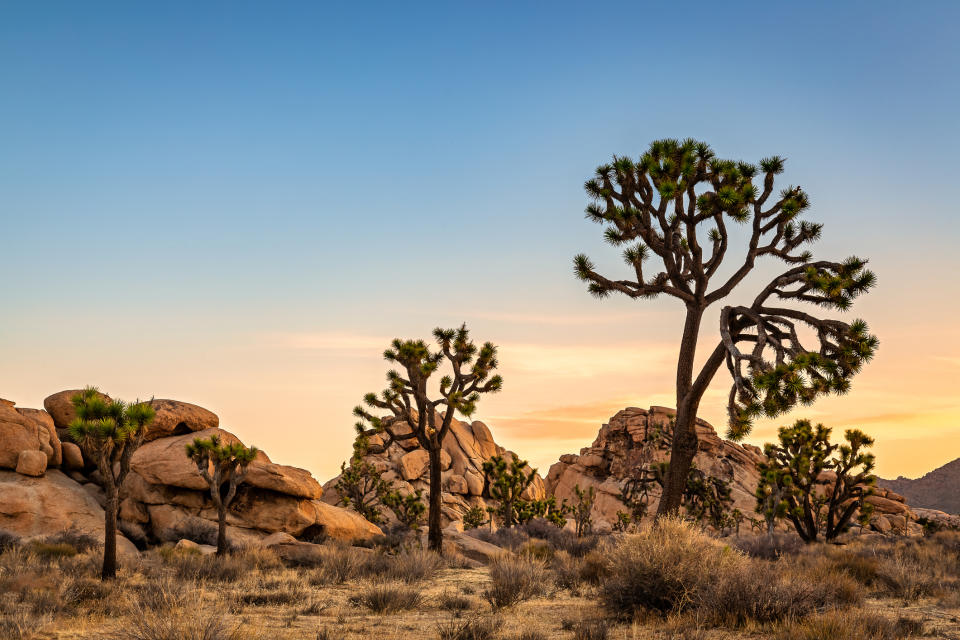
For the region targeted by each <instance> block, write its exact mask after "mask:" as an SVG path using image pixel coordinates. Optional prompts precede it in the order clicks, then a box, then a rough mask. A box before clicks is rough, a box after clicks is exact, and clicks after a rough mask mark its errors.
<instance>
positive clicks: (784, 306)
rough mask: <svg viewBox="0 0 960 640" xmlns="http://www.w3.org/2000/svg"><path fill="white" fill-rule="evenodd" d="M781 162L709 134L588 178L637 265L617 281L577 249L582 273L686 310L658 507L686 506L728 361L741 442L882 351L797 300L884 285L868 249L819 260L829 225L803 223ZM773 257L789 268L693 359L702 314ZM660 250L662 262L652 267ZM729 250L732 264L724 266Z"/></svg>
mask: <svg viewBox="0 0 960 640" xmlns="http://www.w3.org/2000/svg"><path fill="white" fill-rule="evenodd" d="M783 166H784V160H783V158H780V157H778V156H773V157H770V158H765V159H763V160H761V161H760V164H759V166H755V165H752V164H748V163H745V162H733V161H730V160H721V159H719V158H716V157H715V156H714V153H713V151H712V150H711V149H710V147H709V146H708V145H706V144H705V143H703V142H698V141H696V140H692V139H688V140H684V141H682V142H680V141H677V140H658V141H656V142H653V143H652V144H651V145H650V148H649V150H647V151H646V152H645V153H644V154H643V155H642V156H641V157H640V158H639V159H638V160H636V161H634V160H631V159H630V158H626V157H616V156H615V157H614V158H613V162H611V163H609V164H604V165H601V166H600V167H598V168H597V171H596V175H595V177H593V178H592V179H590V180H588V181H587V182H586V184H585V188H586V191H587V194H588V195H589V196H590V197H591V198H592V199H593V202H592V203H591V204H589V205H588V206H587V209H586V213H587V218H588V219H590V220H592V221H594V222H597V223H600V224H603V225H606V227H607V228H606V230H605V234H604V235H605V238H606V240H607V241H608V242H610V243H611V244H613V245H615V246H625V247H626V248H625V250H624V252H623V258H624V261H625V262H626V264H627V266H628V267H629V269H630V275H629V276H628V277H627V278H626V279H623V280H613V279H610V278H607V277H605V276H603V275H601V274H600V273H598V272H597V270H596V268H595V266H594V264H593V263H592V262H591V261H590V259H589V258H587V256H585V255H583V254H580V255H578V256H576V257H575V258H574V269H575V273H576V275H577V277H578V278H579V279H581V280H584V281H586V282H588V283H589V286H588V290H589V291H590V293H592V294H593V295H595V296H597V297H599V298H602V297H605V296H607V295H609V294H611V293H621V294H623V295H626V296H628V297H630V298H637V299H646V298H652V297H655V296H657V295H660V294H666V295H668V296H671V297H673V298H677V299H678V300H680V302H682V303H683V305H684V309H685V319H684V323H683V333H682V336H681V338H680V349H679V358H678V361H677V377H676V405H677V416H676V428H675V434H674V438H673V443H672V445H671V463H670V468H669V473H668V475H667V478H666V482H665V486H664V490H663V495H662V497H661V500H660V505H659V508H658V510H657V515H658V517H659V516H662V515H664V514H668V513H674V512H676V511H677V510H678V508H679V507H680V504H681V500H682V498H683V491H684V487H685V486H686V480H687V474H688V472H689V470H690V464H691V462H692V460H693V457H694V455H695V454H696V452H697V433H696V429H695V428H694V423H695V420H696V415H697V410H698V408H699V406H700V400H701V398H702V397H703V394H704V392H705V391H706V390H707V387H708V386H709V384H710V383H711V381H712V380H713V378H714V376H715V375H716V373H717V371H718V369H719V368H720V367H721V365H723V364H724V363H726V366H727V368H728V370H729V371H730V374H731V376H732V377H733V385H732V388H731V390H730V398H729V407H728V412H729V416H730V422H729V431H728V437H730V438H733V439H740V438H743V437H744V436H745V435H746V434H747V433H749V431H750V428H751V423H752V421H753V419H754V418H756V417H759V416H771V417H772V416H776V415H779V414H781V413H783V412H785V411H788V410H789V409H791V408H792V407H794V406H795V405H796V404H797V403H802V404H809V403H812V402H813V401H814V400H815V399H816V398H817V397H818V396H820V395H823V394H826V393H830V392H835V393H843V392H846V391H847V390H848V389H849V388H850V379H851V378H852V377H853V375H854V374H856V373H857V372H858V371H859V370H860V368H861V367H862V365H863V363H864V362H866V361H868V360H870V358H871V357H872V356H873V354H874V351H875V350H876V348H877V345H878V341H877V339H876V337H874V336H872V335H871V334H870V333H869V331H868V329H867V325H866V323H865V322H863V321H862V320H854V321H852V322H850V323H847V322H842V321H840V320H834V319H825V318H823V317H821V316H819V315H813V314H812V313H810V312H809V311H802V310H798V308H797V306H796V305H795V304H794V303H801V302H803V303H810V304H812V305H814V306H819V307H825V308H832V309H837V310H840V311H846V310H847V309H849V308H850V306H851V304H852V302H853V299H854V298H856V297H857V296H858V295H860V294H862V293H865V292H866V291H868V290H869V289H870V288H871V287H872V286H873V285H874V282H875V277H874V274H873V273H872V272H870V271H868V270H867V269H866V268H865V267H866V263H867V261H866V260H862V259H860V258H857V257H851V258H848V259H846V260H844V261H842V262H834V261H825V260H814V259H813V257H812V255H811V253H810V252H809V251H805V250H802V248H803V247H804V246H805V245H807V244H809V243H811V242H813V241H815V240H816V239H817V238H819V237H820V231H821V227H822V225H820V224H814V223H811V222H806V221H801V220H800V215H801V214H802V213H803V211H804V210H806V209H807V208H808V207H809V205H810V202H809V199H808V198H807V194H806V192H804V191H803V189H801V188H800V187H799V186H797V187H794V186H789V187H787V188H785V189H783V190H782V191H780V192H779V195H774V178H775V176H777V175H778V174H780V173H782V172H783ZM755 181H756V182H757V183H758V184H755ZM728 225H739V226H742V227H745V228H746V231H747V234H746V235H747V236H748V239H747V241H746V246H745V247H743V249H742V251H741V252H740V255H738V256H736V257H733V258H732V259H730V258H731V256H730V252H731V249H732V248H733V247H732V244H733V240H734V238H732V237H731V229H730V228H729V227H728ZM737 235H740V234H737ZM767 256H769V257H771V258H776V259H778V260H780V261H782V262H784V263H786V265H787V267H786V268H785V269H784V270H783V271H782V272H781V273H780V274H779V275H777V276H776V277H774V278H773V279H771V280H770V282H769V283H768V284H766V285H765V286H762V287H761V288H760V290H759V292H757V294H756V297H755V298H754V299H753V301H752V302H750V303H748V304H744V305H735V304H727V305H726V306H723V307H722V309H721V311H720V327H719V329H720V331H719V336H718V339H717V341H716V344H715V345H711V348H710V351H709V355H708V356H707V358H706V361H705V362H704V363H703V364H702V365H701V366H700V368H699V369H697V368H696V367H695V356H696V354H697V342H698V336H699V335H700V330H701V323H702V320H703V316H704V313H705V311H706V310H707V308H708V307H710V306H711V305H713V304H716V303H719V302H721V301H724V300H726V299H728V297H729V296H730V295H731V294H732V293H733V292H734V291H735V290H736V289H737V288H738V285H740V284H741V283H742V282H743V280H744V279H745V278H746V277H747V275H748V274H750V273H751V272H752V271H753V270H754V267H755V266H756V264H757V262H758V260H760V259H761V258H764V257H767ZM651 258H654V259H655V261H656V262H657V264H656V266H654V267H652V268H651V266H650V265H649V262H650V261H651ZM725 259H726V262H727V263H728V264H727V265H726V268H724V269H721V265H723V264H724V262H725ZM801 333H803V334H804V337H803V340H804V342H813V343H814V344H811V345H807V344H804V343H802V342H801V335H800V334H801ZM808 335H809V336H812V337H807V336H808Z"/></svg>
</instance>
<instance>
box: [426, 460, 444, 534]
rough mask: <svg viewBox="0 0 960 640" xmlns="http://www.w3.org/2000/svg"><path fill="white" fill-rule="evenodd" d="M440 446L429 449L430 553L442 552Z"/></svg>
mask: <svg viewBox="0 0 960 640" xmlns="http://www.w3.org/2000/svg"><path fill="white" fill-rule="evenodd" d="M441 451H442V449H441V448H440V446H436V447H431V448H430V515H429V523H428V524H429V531H428V533H427V546H428V547H429V548H430V550H431V551H436V552H437V553H440V552H441V551H442V550H443V531H442V530H441V529H440V506H441V499H442V497H443V494H442V487H441V482H442V480H443V478H442V475H441V474H442V470H441V468H440V452H441Z"/></svg>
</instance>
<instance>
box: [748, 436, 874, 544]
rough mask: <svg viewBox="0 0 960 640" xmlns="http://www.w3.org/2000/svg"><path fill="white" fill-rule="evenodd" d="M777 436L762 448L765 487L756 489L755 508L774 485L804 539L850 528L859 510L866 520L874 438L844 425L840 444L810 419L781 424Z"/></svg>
mask: <svg viewBox="0 0 960 640" xmlns="http://www.w3.org/2000/svg"><path fill="white" fill-rule="evenodd" d="M778 435H779V441H780V442H779V443H778V444H767V445H766V446H765V447H764V453H765V454H766V455H767V461H766V462H765V463H763V464H762V465H761V467H760V472H761V477H760V482H761V489H763V491H760V490H758V492H757V496H758V511H759V510H760V509H761V508H762V507H763V505H762V501H761V500H760V498H761V495H769V493H772V491H771V492H769V493H768V491H767V490H766V488H765V487H766V486H768V485H771V484H772V485H773V486H774V488H775V490H776V491H777V492H778V493H779V494H780V495H782V501H783V503H784V504H785V509H783V510H784V511H785V515H786V517H787V518H788V519H789V520H790V522H791V523H792V524H793V526H794V528H795V529H796V531H797V533H798V534H799V535H800V537H801V538H802V539H803V540H804V541H806V542H815V541H816V540H817V539H818V538H819V535H820V533H821V532H822V533H823V536H824V538H825V539H826V540H833V539H834V538H836V537H837V536H838V535H840V534H841V533H843V532H844V531H846V530H847V529H848V528H849V527H850V525H851V522H852V520H853V517H854V515H855V514H857V513H858V512H859V514H860V519H861V521H866V520H867V519H869V517H870V513H871V508H870V505H868V504H865V502H864V500H865V499H866V497H867V496H868V495H871V494H872V492H873V491H872V488H871V487H872V486H873V485H874V484H875V482H876V477H875V476H874V475H873V473H872V472H873V467H874V464H875V457H874V455H873V454H872V453H868V452H867V451H866V449H867V448H869V447H870V446H872V445H873V439H872V438H870V437H869V436H868V435H866V434H865V433H863V432H862V431H860V430H858V429H848V430H847V431H846V433H845V434H844V438H845V440H846V442H845V443H844V444H840V445H838V444H831V443H830V429H828V428H827V427H825V426H823V425H822V424H817V425H813V424H811V423H810V421H809V420H798V421H797V422H795V423H794V424H793V426H791V427H781V428H780V430H779V434H778ZM831 476H832V478H833V479H832V480H831V479H830V478H831ZM824 479H826V480H827V482H826V483H825V484H824V483H823V480H824ZM776 511H777V512H779V511H780V509H779V508H778V509H777V510H776ZM761 512H762V513H764V515H765V516H766V515H767V513H768V512H767V511H761ZM768 522H769V520H768Z"/></svg>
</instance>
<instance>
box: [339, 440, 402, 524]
mask: <svg viewBox="0 0 960 640" xmlns="http://www.w3.org/2000/svg"><path fill="white" fill-rule="evenodd" d="M368 447H369V443H368V439H367V438H366V437H365V436H363V435H358V436H357V439H356V441H355V442H354V443H353V456H351V458H350V464H349V466H348V465H347V463H345V462H344V463H342V464H341V465H340V477H339V478H338V479H337V482H336V484H335V485H334V489H336V491H337V495H338V496H339V499H338V501H337V503H338V504H340V505H341V506H344V507H350V508H352V509H353V510H354V511H356V512H357V513H359V514H360V515H361V516H363V517H364V518H366V519H367V520H368V521H370V522H372V523H373V524H380V523H381V522H383V517H382V516H381V515H380V504H381V501H382V499H383V497H384V496H386V495H387V494H388V493H389V492H390V491H391V490H392V486H391V483H389V482H387V481H386V480H384V479H383V478H382V477H381V474H380V471H379V470H378V469H377V468H376V467H375V466H373V465H372V464H370V463H369V462H367V461H366V460H365V459H364V456H365V455H366V453H367V450H368Z"/></svg>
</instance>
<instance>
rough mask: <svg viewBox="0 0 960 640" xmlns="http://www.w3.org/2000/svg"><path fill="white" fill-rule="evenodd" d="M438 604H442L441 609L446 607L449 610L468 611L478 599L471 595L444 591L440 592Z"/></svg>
mask: <svg viewBox="0 0 960 640" xmlns="http://www.w3.org/2000/svg"><path fill="white" fill-rule="evenodd" d="M437 604H439V605H440V608H441V609H446V610H447V611H467V610H468V609H473V607H474V606H475V605H476V601H475V600H474V599H473V598H471V597H470V596H465V595H461V594H459V593H453V592H450V591H444V592H443V593H442V594H440V597H439V598H438V600H437Z"/></svg>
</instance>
